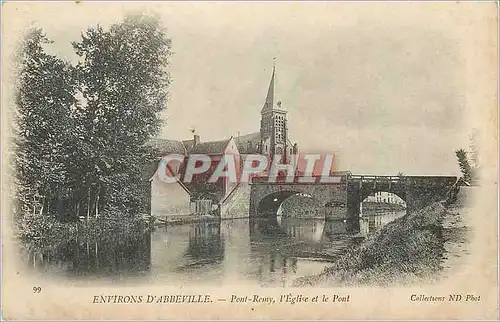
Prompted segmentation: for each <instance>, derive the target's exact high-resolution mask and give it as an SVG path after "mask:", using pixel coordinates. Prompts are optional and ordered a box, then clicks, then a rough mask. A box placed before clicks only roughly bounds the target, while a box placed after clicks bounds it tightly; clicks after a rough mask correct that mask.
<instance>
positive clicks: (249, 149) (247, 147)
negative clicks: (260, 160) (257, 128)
mask: <svg viewBox="0 0 500 322" xmlns="http://www.w3.org/2000/svg"><path fill="white" fill-rule="evenodd" d="M260 139H261V135H260V132H254V133H248V134H245V135H240V136H238V137H235V138H234V142H235V143H236V146H237V147H238V151H239V152H240V154H257V153H259V144H260Z"/></svg>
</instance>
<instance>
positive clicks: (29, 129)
mask: <svg viewBox="0 0 500 322" xmlns="http://www.w3.org/2000/svg"><path fill="white" fill-rule="evenodd" d="M49 43H51V41H50V40H49V39H48V38H47V37H46V36H45V34H44V33H43V31H42V30H41V29H39V28H34V29H30V30H29V31H28V32H27V33H26V35H25V37H24V38H23V41H22V45H21V47H20V50H19V51H18V57H17V74H18V75H17V76H18V84H17V85H18V86H17V92H16V97H15V102H16V105H17V109H16V111H15V112H16V114H15V120H16V125H17V127H16V130H17V136H16V139H15V150H16V157H15V161H14V162H15V168H16V171H15V172H16V178H15V179H16V182H17V187H18V193H17V197H16V199H17V201H18V203H19V204H18V206H19V208H18V210H19V211H20V212H21V214H23V213H27V212H29V213H31V214H38V215H44V214H50V213H51V212H52V211H54V208H55V207H57V204H58V201H59V200H60V198H61V195H62V194H64V193H65V192H64V191H63V190H62V188H63V187H64V185H65V184H66V179H67V176H66V175H67V169H66V160H67V157H68V150H67V148H68V146H69V145H68V142H69V141H70V140H71V136H72V133H71V127H72V126H71V124H72V122H71V117H70V114H71V109H72V108H73V107H74V106H75V105H76V99H75V96H74V94H75V90H76V86H75V82H74V79H73V77H72V76H73V75H72V72H73V70H72V67H71V66H70V65H69V64H68V63H66V62H64V61H62V60H61V59H59V58H57V57H55V56H52V55H49V54H47V53H46V52H45V51H44V47H43V46H44V45H46V44H49Z"/></svg>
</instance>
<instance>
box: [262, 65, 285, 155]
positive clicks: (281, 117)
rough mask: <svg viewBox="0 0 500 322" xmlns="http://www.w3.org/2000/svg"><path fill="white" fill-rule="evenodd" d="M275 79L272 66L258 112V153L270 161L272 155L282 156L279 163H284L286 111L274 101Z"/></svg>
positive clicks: (279, 103)
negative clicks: (262, 104) (269, 78)
mask: <svg viewBox="0 0 500 322" xmlns="http://www.w3.org/2000/svg"><path fill="white" fill-rule="evenodd" d="M275 78H276V67H275V66H273V74H272V76H271V82H270V83H269V89H268V91H267V97H266V101H265V102H264V106H263V107H262V110H261V111H260V114H261V120H260V137H261V145H260V147H261V151H260V153H261V154H264V155H267V156H268V157H269V158H271V160H272V159H273V158H274V155H282V158H281V163H286V162H287V159H288V154H289V153H287V152H288V149H287V142H288V124H287V119H286V114H287V111H286V110H285V109H284V108H283V107H282V105H281V101H277V102H275V101H274V85H275Z"/></svg>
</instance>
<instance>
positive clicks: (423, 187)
mask: <svg viewBox="0 0 500 322" xmlns="http://www.w3.org/2000/svg"><path fill="white" fill-rule="evenodd" d="M329 179H330V180H329V182H324V181H321V178H320V177H308V178H307V179H306V180H307V181H311V182H299V181H298V178H295V179H294V180H293V181H291V182H286V180H285V179H283V180H281V181H280V180H278V181H277V182H269V180H268V178H267V177H257V178H253V179H252V184H251V191H250V209H249V216H250V217H268V216H275V215H276V213H277V211H278V208H279V207H280V205H281V204H282V203H283V201H285V200H286V199H287V198H290V197H291V196H294V195H297V194H302V195H306V196H308V197H311V198H314V199H315V200H316V201H317V202H318V204H319V205H321V206H322V209H323V213H324V216H325V218H326V219H347V218H353V217H357V216H358V215H359V212H360V210H359V209H360V203H361V202H362V201H363V200H364V199H365V198H366V197H368V196H369V195H371V194H374V193H376V192H379V191H385V192H390V193H393V194H395V195H397V196H399V197H400V198H401V199H403V200H404V201H405V202H406V211H407V212H413V211H415V210H418V209H420V208H423V207H425V206H427V205H429V204H431V203H432V202H435V201H439V200H443V199H446V198H447V197H448V195H449V193H450V191H451V188H452V187H453V186H454V185H455V184H456V183H457V177H451V176H365V175H351V174H346V175H338V176H332V177H330V178H329Z"/></svg>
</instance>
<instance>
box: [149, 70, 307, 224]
mask: <svg viewBox="0 0 500 322" xmlns="http://www.w3.org/2000/svg"><path fill="white" fill-rule="evenodd" d="M275 78H276V68H275V67H274V66H273V72H272V75H271V81H270V83H269V88H268V91H267V95H266V98H265V101H264V104H263V107H262V109H261V111H260V114H261V121H260V130H259V131H258V132H254V133H249V134H244V135H237V136H236V137H230V138H228V139H225V140H220V141H207V142H203V141H202V140H201V137H200V135H198V134H194V133H193V138H192V139H190V140H183V141H176V140H167V139H153V140H152V141H151V145H152V147H153V148H155V149H156V151H158V153H159V155H161V156H164V155H167V154H174V153H175V154H181V155H184V157H185V162H184V163H183V164H179V165H177V166H175V165H169V166H168V169H167V170H168V172H170V173H171V174H173V175H175V176H176V177H177V178H178V180H177V182H175V183H171V184H168V183H164V182H162V181H161V180H159V178H158V174H157V173H155V174H154V175H153V177H152V178H151V179H150V181H151V189H152V197H151V199H152V200H151V203H152V204H151V211H152V213H153V214H164V215H166V216H173V215H175V216H183V215H193V214H199V213H210V212H212V211H213V210H217V209H219V208H220V207H221V205H223V204H225V203H227V202H228V200H229V199H230V198H235V197H234V196H235V195H236V194H238V193H239V194H241V191H238V189H239V190H243V189H242V187H241V184H239V183H235V182H230V181H229V180H228V179H227V178H225V179H223V180H219V181H218V182H215V183H209V182H208V178H209V177H210V175H211V173H212V172H213V171H214V170H215V168H216V166H217V164H218V163H219V162H220V161H221V160H222V159H223V157H224V155H226V154H232V155H233V156H234V157H235V160H236V165H237V173H238V174H239V173H240V171H241V168H242V165H243V162H244V161H245V158H246V156H248V155H255V154H261V155H265V156H266V157H267V158H268V160H273V159H274V158H275V155H279V156H281V160H279V163H280V164H282V165H286V164H288V163H289V162H290V159H291V157H292V156H293V155H297V154H298V145H297V144H296V143H292V141H291V140H290V136H289V133H288V120H287V110H286V108H285V107H284V106H283V105H282V103H281V101H277V100H276V99H275ZM190 154H205V155H208V156H209V157H210V159H211V161H212V165H211V167H210V170H209V171H207V172H206V173H203V174H200V175H197V176H196V177H193V180H192V181H191V182H189V183H185V182H183V180H182V179H183V176H184V167H185V165H186V161H187V158H188V157H189V155H190ZM219 213H220V211H219Z"/></svg>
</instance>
